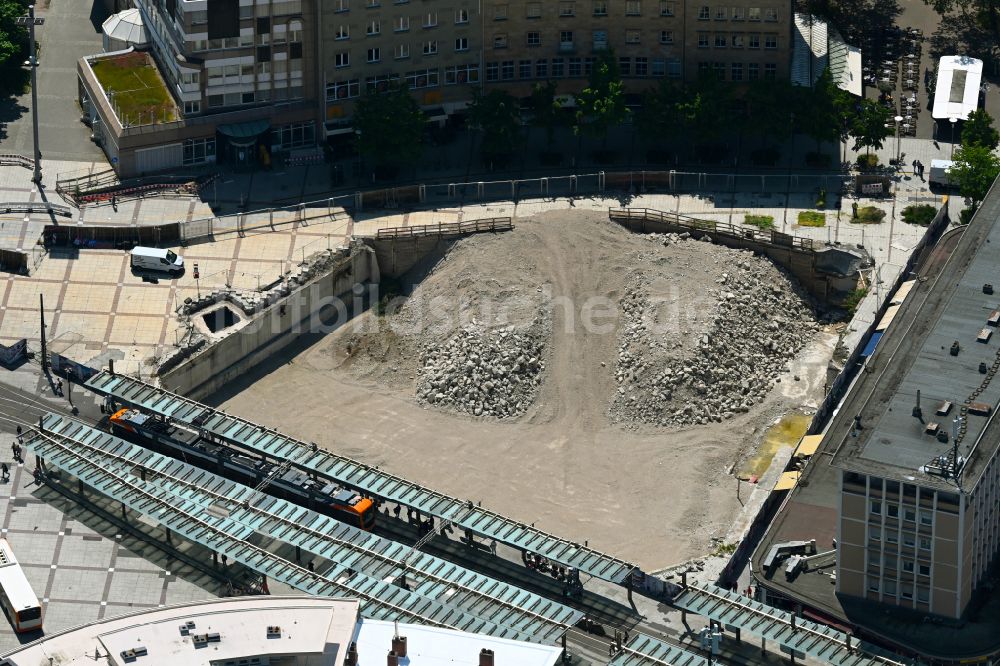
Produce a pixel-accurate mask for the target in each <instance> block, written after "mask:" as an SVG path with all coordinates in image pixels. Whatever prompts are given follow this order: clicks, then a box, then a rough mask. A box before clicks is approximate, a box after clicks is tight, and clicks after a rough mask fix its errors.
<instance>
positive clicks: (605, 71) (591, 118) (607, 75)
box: [573, 49, 629, 145]
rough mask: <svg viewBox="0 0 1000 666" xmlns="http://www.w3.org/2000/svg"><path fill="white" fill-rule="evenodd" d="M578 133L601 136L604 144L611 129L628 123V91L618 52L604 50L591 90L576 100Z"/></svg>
mask: <svg viewBox="0 0 1000 666" xmlns="http://www.w3.org/2000/svg"><path fill="white" fill-rule="evenodd" d="M576 105H577V111H576V124H575V125H574V126H573V131H574V132H575V133H577V134H582V133H586V134H590V135H592V136H599V137H601V141H602V145H606V143H607V140H608V130H610V129H611V128H612V127H616V126H618V125H621V124H622V123H623V122H625V119H626V118H627V117H628V114H629V110H628V107H626V106H625V92H624V90H623V88H622V78H621V74H620V72H619V71H618V62H617V61H616V60H615V56H614V53H613V52H612V51H611V50H610V49H608V50H605V51H602V52H601V54H600V55H599V56H598V57H597V59H596V60H595V61H594V66H593V69H592V70H591V73H590V79H589V81H588V84H587V87H586V88H584V89H583V90H581V91H580V94H579V95H577V97H576Z"/></svg>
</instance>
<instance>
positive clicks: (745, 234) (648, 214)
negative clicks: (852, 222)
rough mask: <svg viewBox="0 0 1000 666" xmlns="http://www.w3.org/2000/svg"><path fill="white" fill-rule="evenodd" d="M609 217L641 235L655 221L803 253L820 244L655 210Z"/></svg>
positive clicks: (634, 210) (615, 213) (616, 210)
mask: <svg viewBox="0 0 1000 666" xmlns="http://www.w3.org/2000/svg"><path fill="white" fill-rule="evenodd" d="M608 217H609V218H610V219H611V221H612V222H617V223H619V224H623V225H624V226H628V227H630V228H632V227H636V226H638V227H639V230H640V231H644V230H645V229H643V228H642V227H643V225H644V223H645V222H650V221H652V222H659V223H662V224H665V225H669V226H671V227H676V228H677V229H679V230H681V231H688V232H695V233H705V232H711V233H714V234H724V235H727V236H733V237H738V238H743V239H746V240H753V241H757V242H760V243H769V244H771V245H782V246H785V247H794V248H800V249H803V250H815V249H816V243H815V241H813V239H811V238H800V237H798V236H791V235H789V234H783V233H781V232H780V231H775V230H773V229H757V228H747V227H743V226H737V225H734V224H730V223H729V222H723V221H716V220H700V219H697V218H694V217H688V216H687V215H679V214H677V213H669V212H664V211H661V210H655V209H652V208H612V209H610V210H609V211H608Z"/></svg>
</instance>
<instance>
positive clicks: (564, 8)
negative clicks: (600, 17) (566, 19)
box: [559, 2, 576, 16]
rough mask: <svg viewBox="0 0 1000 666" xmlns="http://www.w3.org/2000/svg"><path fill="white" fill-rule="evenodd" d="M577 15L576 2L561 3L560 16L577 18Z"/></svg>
mask: <svg viewBox="0 0 1000 666" xmlns="http://www.w3.org/2000/svg"><path fill="white" fill-rule="evenodd" d="M575 15H576V3H575V2H560V3H559V16H575Z"/></svg>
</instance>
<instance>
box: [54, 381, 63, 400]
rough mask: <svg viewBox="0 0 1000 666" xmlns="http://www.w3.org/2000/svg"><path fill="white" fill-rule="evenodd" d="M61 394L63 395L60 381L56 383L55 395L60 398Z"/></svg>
mask: <svg viewBox="0 0 1000 666" xmlns="http://www.w3.org/2000/svg"><path fill="white" fill-rule="evenodd" d="M62 394H63V388H62V380H61V379H60V380H58V381H57V382H56V395H59V396H61V395H62Z"/></svg>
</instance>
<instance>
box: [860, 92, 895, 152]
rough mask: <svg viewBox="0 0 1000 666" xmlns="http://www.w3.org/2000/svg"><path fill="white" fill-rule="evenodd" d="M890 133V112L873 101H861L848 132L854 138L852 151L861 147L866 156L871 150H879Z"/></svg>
mask: <svg viewBox="0 0 1000 666" xmlns="http://www.w3.org/2000/svg"><path fill="white" fill-rule="evenodd" d="M892 132H893V130H892V111H890V110H889V109H888V107H885V106H882V105H881V104H879V103H878V102H876V101H875V100H872V99H863V100H861V109H860V111H859V112H858V113H857V115H856V116H855V117H854V121H853V122H852V124H851V130H850V134H851V136H853V137H854V150H857V149H858V148H862V147H863V148H864V149H865V155H868V154H870V153H871V149H872V148H874V149H875V150H878V149H879V148H881V147H882V144H883V143H884V142H885V140H886V139H887V138H888V137H889V135H890V134H892Z"/></svg>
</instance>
